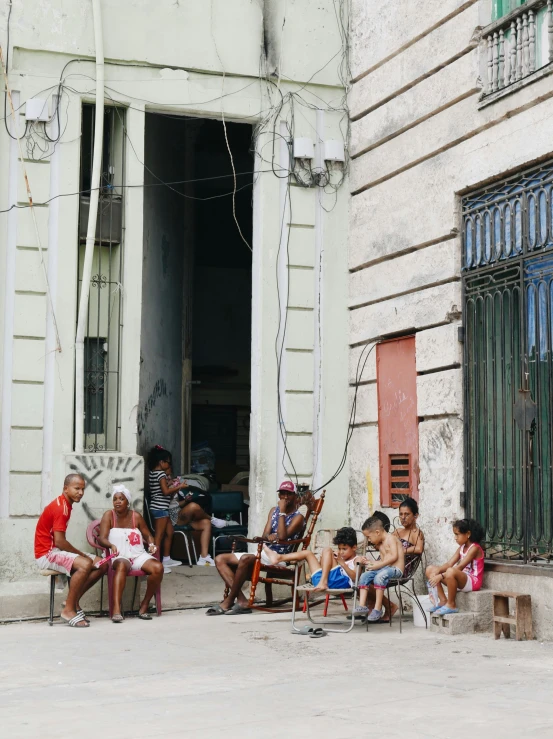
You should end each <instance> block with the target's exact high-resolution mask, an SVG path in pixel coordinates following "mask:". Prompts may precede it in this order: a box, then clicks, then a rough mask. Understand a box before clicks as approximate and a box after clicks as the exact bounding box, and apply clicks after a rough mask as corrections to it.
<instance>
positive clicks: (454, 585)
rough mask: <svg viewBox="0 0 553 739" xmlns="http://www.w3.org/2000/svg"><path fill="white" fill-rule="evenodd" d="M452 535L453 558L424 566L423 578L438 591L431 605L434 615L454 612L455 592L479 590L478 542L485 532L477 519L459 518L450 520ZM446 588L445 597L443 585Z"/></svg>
mask: <svg viewBox="0 0 553 739" xmlns="http://www.w3.org/2000/svg"><path fill="white" fill-rule="evenodd" d="M453 535H454V536H455V541H456V542H457V544H459V548H458V549H457V551H456V552H455V554H454V555H453V557H452V558H451V559H450V560H449V561H448V562H446V563H445V564H443V565H430V566H429V567H427V568H426V577H427V579H428V582H429V584H430V586H431V587H435V588H436V589H437V591H438V598H439V603H437V604H436V605H435V606H434V608H431V609H430V611H431V613H434V614H435V615H436V616H446V615H447V614H449V613H458V611H459V609H458V608H457V604H456V601H455V599H456V595H457V591H458V590H460V591H461V592H462V593H470V592H471V591H472V590H480V588H481V587H482V583H483V580H484V550H483V549H482V547H481V546H480V542H481V541H482V539H483V538H484V536H485V531H484V529H483V528H482V526H480V524H479V523H478V521H475V520H474V519H472V518H462V519H460V520H459V521H455V522H454V523H453ZM444 585H445V586H446V588H447V597H446V595H445V592H444V587H443V586H444Z"/></svg>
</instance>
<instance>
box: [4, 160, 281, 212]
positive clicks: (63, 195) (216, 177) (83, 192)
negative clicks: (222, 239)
mask: <svg viewBox="0 0 553 739" xmlns="http://www.w3.org/2000/svg"><path fill="white" fill-rule="evenodd" d="M270 171H271V170H253V171H251V172H237V173H236V176H237V177H240V176H242V175H256V174H265V173H269V172H270ZM152 174H153V173H152ZM153 176H155V175H153ZM227 177H232V174H224V175H214V176H212V177H199V178H195V179H192V180H175V181H174V182H164V181H163V180H160V181H159V182H157V183H156V182H151V183H149V184H144V183H142V184H140V185H123V184H116V185H113V188H114V189H119V190H122V189H125V188H126V189H131V190H133V189H139V188H148V187H169V186H170V185H187V184H189V183H193V182H207V181H209V180H222V179H225V178H227ZM158 179H159V178H158ZM253 184H254V183H253V182H248V183H247V184H245V185H242V186H241V187H239V188H237V190H236V192H240V191H241V190H245V189H246V187H253ZM99 189H100V190H101V189H102V188H101V187H100V188H99ZM90 192H91V190H90V188H89V189H88V190H77V191H76V192H67V193H60V194H59V195H54V196H53V197H51V198H48V200H45V201H44V202H42V203H34V205H35V206H39V207H40V206H44V205H48V204H49V203H51V202H52V201H54V200H57V199H58V198H70V197H74V196H77V195H88V194H90ZM175 192H178V194H179V195H181V196H182V197H183V198H186V199H189V200H216V199H218V198H223V197H230V196H231V195H232V192H233V191H232V190H229V192H225V193H222V194H220V195H210V196H209V197H205V198H199V197H194V196H192V195H185V194H184V193H181V192H179V191H178V190H176V191H175ZM28 207H29V206H28V205H27V204H19V203H14V204H13V205H12V206H10V207H9V208H5V209H4V210H0V214H2V213H9V212H10V211H11V210H14V209H15V210H17V209H19V210H24V209H25V208H28Z"/></svg>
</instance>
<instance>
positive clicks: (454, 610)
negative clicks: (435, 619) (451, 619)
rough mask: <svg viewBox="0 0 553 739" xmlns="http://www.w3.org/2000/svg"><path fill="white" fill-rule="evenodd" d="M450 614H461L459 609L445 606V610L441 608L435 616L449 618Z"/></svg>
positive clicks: (435, 612)
mask: <svg viewBox="0 0 553 739" xmlns="http://www.w3.org/2000/svg"><path fill="white" fill-rule="evenodd" d="M450 613H459V609H458V608H448V607H447V606H444V607H443V608H439V609H438V610H437V611H434V615H435V616H449V614H450Z"/></svg>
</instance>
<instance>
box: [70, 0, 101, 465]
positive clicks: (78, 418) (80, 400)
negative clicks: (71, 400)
mask: <svg viewBox="0 0 553 739" xmlns="http://www.w3.org/2000/svg"><path fill="white" fill-rule="evenodd" d="M92 15H93V21H94V44H95V47H96V118H95V127H94V149H93V155H92V177H91V180H90V209H89V211H88V226H87V230H86V247H85V256H84V267H83V275H82V283H81V297H80V300H79V314H78V318H77V334H76V337H75V452H76V453H77V454H80V453H82V452H83V451H84V340H85V333H86V324H87V321H88V299H89V296H90V279H91V277H92V261H93V258H94V242H95V240H96V221H97V218H98V201H99V199H100V177H101V174H102V155H103V145H104V75H105V72H104V37H103V34H102V13H101V8H100V0H92Z"/></svg>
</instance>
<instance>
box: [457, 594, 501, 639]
mask: <svg viewBox="0 0 553 739" xmlns="http://www.w3.org/2000/svg"><path fill="white" fill-rule="evenodd" d="M493 593H494V591H493V590H479V591H477V592H476V593H458V594H457V605H458V607H459V609H460V610H461V611H462V612H465V611H469V612H471V613H472V614H474V630H475V631H479V632H484V631H492V626H493Z"/></svg>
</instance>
